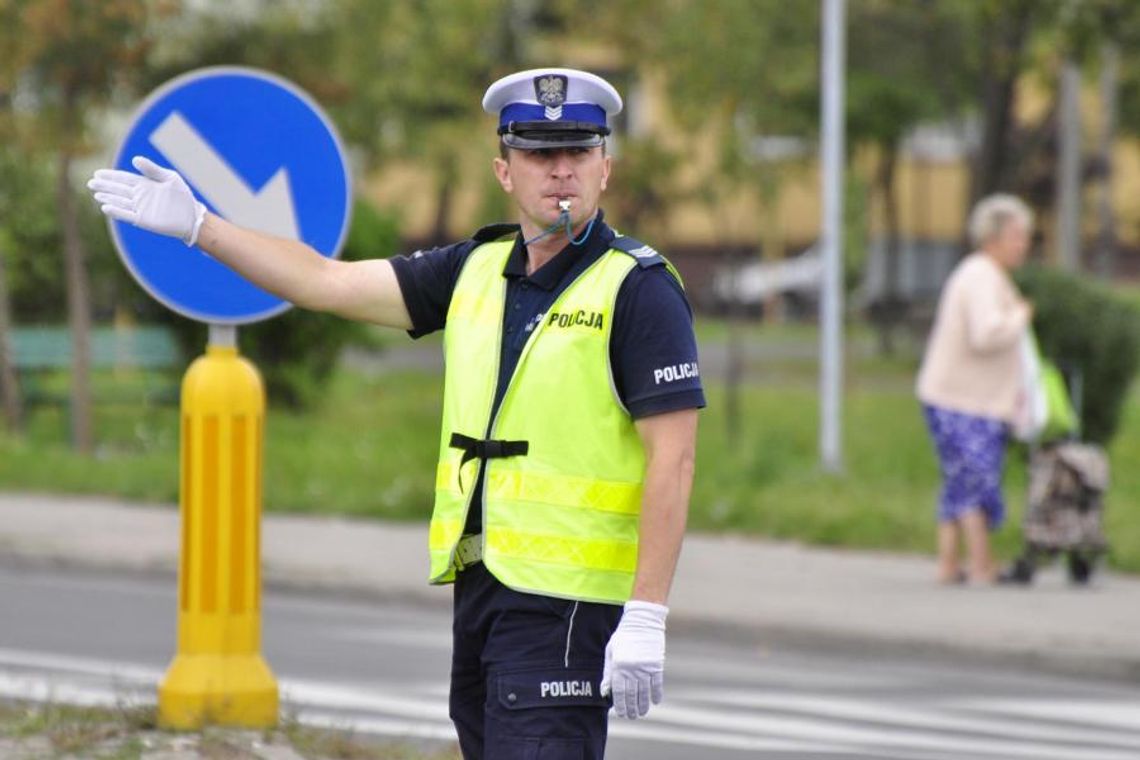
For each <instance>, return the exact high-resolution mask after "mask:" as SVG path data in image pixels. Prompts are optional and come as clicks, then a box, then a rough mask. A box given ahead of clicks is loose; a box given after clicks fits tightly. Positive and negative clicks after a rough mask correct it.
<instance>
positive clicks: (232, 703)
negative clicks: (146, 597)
mask: <svg viewBox="0 0 1140 760" xmlns="http://www.w3.org/2000/svg"><path fill="white" fill-rule="evenodd" d="M224 329H225V328H223V330H224ZM230 330H231V332H229V333H225V332H222V331H221V330H219V331H218V333H217V334H219V335H223V336H226V337H227V338H228V340H223V341H221V342H219V343H215V341H214V336H215V328H213V327H211V343H210V345H209V346H208V347H207V349H206V355H205V356H202V357H199V358H198V359H197V360H195V361H194V363H193V364H191V365H190V369H189V370H187V372H186V376H185V377H184V378H183V381H182V445H181V450H182V463H181V508H182V556H181V565H180V567H179V570H178V578H179V584H178V586H179V587H178V652H177V654H176V655H175V657H174V661H173V662H172V663H171V664H170V668H169V670H168V671H167V673H166V678H165V680H164V681H163V683H162V684H161V685H160V686H159V688H158V720H159V723H160V724H161V725H162V726H164V727H167V728H176V729H196V728H201V727H202V726H203V725H207V724H215V725H225V726H241V727H248V728H265V727H268V726H273V725H276V723H277V681H276V680H275V679H274V677H273V673H272V672H270V670H269V666H268V665H267V664H266V662H265V660H264V659H263V658H262V656H261V651H260V649H261V576H260V565H261V484H262V472H261V468H262V431H263V428H264V420H265V390H264V387H263V385H262V382H261V375H260V374H259V373H258V371H257V368H256V367H254V366H253V364H252V363H250V362H249V361H247V360H246V359H244V358H242V357H241V356H239V355H238V352H237V349H236V347H234V345H233V344H234V341H233V332H232V328H230ZM227 343H228V344H229V345H226V344H227Z"/></svg>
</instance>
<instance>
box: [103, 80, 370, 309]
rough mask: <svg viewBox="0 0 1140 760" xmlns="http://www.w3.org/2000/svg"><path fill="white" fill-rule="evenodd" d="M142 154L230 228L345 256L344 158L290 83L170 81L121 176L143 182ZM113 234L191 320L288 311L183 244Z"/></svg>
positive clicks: (136, 132) (166, 299)
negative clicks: (137, 168)
mask: <svg viewBox="0 0 1140 760" xmlns="http://www.w3.org/2000/svg"><path fill="white" fill-rule="evenodd" d="M138 155H143V156H147V157H149V158H150V159H151V160H153V161H155V162H156V163H158V164H160V165H162V166H168V167H171V168H173V169H175V170H177V171H178V172H179V173H180V174H181V175H182V176H183V177H185V179H186V181H187V182H188V183H189V184H190V186H191V187H192V188H194V192H195V193H196V194H197V196H198V198H199V200H201V201H202V202H203V203H205V204H206V206H207V207H208V208H209V209H210V210H211V211H212V212H214V213H215V214H217V215H218V216H220V217H222V218H224V219H228V220H229V221H231V222H234V223H235V224H239V225H241V226H243V227H250V228H253V229H256V230H259V231H262V232H266V233H269V234H272V235H277V236H279V237H286V238H292V239H295V240H301V241H303V242H305V243H307V244H308V245H310V246H312V247H313V248H314V249H316V250H317V251H319V252H320V253H321V254H322V255H324V256H328V257H335V256H337V255H339V253H340V249H341V246H342V245H343V244H344V240H345V237H346V235H347V233H348V224H349V217H350V213H351V206H352V203H351V198H352V186H351V179H350V176H349V172H348V164H347V161H346V160H345V154H344V149H343V148H342V146H341V143H340V138H339V137H338V135H337V133H336V129H335V128H334V127H333V125H332V122H331V121H330V120H329V119H328V117H327V116H326V115H325V114H324V112H323V111H321V109H320V107H319V106H317V104H316V103H315V102H314V101H313V100H312V98H310V97H309V96H308V95H307V94H305V92H304V91H302V90H301V89H300V88H299V87H297V86H296V85H294V84H292V83H291V82H289V81H287V80H285V79H282V78H281V77H278V76H275V75H273V74H269V73H266V72H264V71H258V70H256V69H247V68H236V67H217V68H206V69H199V70H197V71H192V72H190V73H188V74H184V75H182V76H180V77H177V78H176V79H172V80H171V81H169V82H167V83H166V84H164V85H163V86H161V87H159V88H158V89H157V90H155V91H154V92H153V93H152V94H151V95H150V96H149V97H148V98H147V99H146V101H144V102H143V104H142V106H141V107H140V108H139V109H138V112H137V113H136V114H135V116H134V118H133V119H132V121H131V125H130V127H129V129H128V130H127V134H126V137H124V139H123V142H122V144H121V145H120V146H119V150H118V152H117V153H116V155H115V161H114V166H115V168H116V169H125V170H128V171H134V169H133V167H132V166H131V159H132V158H133V157H134V156H138ZM109 224H110V228H111V237H112V238H113V239H114V242H115V247H116V248H117V249H118V251H119V255H120V256H121V257H122V259H123V263H125V264H126V266H127V268H128V269H129V270H130V272H131V274H132V275H133V276H134V278H135V279H136V280H137V281H138V282H139V284H140V285H142V287H143V288H144V289H145V290H146V291H147V292H148V293H150V294H151V295H152V296H154V297H155V298H156V299H157V300H158V301H160V302H161V303H162V304H164V305H165V306H167V307H168V308H170V309H173V310H174V311H176V312H178V313H179V314H182V315H183V316H186V317H189V318H191V319H196V320H198V321H201V322H207V323H210V324H222V325H238V324H245V323H248V322H256V321H258V320H262V319H266V318H268V317H272V316H275V315H276V314H279V313H281V312H282V311H284V310H285V309H288V308H289V305H290V304H288V303H287V302H285V301H282V300H281V299H280V298H277V297H276V296H274V295H271V294H269V293H267V292H265V291H264V290H262V289H260V288H258V287H257V286H255V285H253V284H251V283H249V282H247V281H246V280H244V279H242V278H241V277H240V276H238V275H237V274H235V273H234V272H233V271H232V270H230V269H228V268H227V267H225V266H224V265H222V264H220V263H219V262H217V261H215V260H214V259H212V258H210V257H209V256H207V255H206V254H204V253H203V252H202V251H199V250H197V249H189V248H187V247H186V246H185V244H183V243H182V242H181V241H180V240H177V239H175V238H169V237H164V236H162V235H156V234H154V233H151V232H147V231H145V230H141V229H138V228H137V227H134V226H132V225H130V224H126V223H124V222H115V221H111V222H110V223H109Z"/></svg>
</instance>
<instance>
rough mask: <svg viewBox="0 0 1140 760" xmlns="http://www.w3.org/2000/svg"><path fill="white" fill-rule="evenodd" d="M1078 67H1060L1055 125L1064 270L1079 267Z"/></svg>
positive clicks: (1059, 252) (1059, 255)
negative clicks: (1056, 126)
mask: <svg viewBox="0 0 1140 760" xmlns="http://www.w3.org/2000/svg"><path fill="white" fill-rule="evenodd" d="M1080 91H1081V70H1080V69H1079V68H1078V67H1077V64H1076V63H1074V62H1073V61H1072V59H1068V60H1066V61H1065V63H1064V64H1063V65H1062V67H1061V97H1060V101H1061V102H1060V110H1059V113H1058V115H1057V116H1058V119H1057V125H1058V131H1059V132H1060V135H1059V137H1060V149H1059V150H1060V156H1059V160H1058V161H1057V263H1058V264H1059V265H1060V267H1061V269H1063V270H1065V271H1067V272H1076V271H1077V270H1078V269H1080V259H1081V251H1080V245H1081V231H1080V216H1081V178H1080V172H1081V111H1080V107H1081V104H1080V99H1079V98H1080Z"/></svg>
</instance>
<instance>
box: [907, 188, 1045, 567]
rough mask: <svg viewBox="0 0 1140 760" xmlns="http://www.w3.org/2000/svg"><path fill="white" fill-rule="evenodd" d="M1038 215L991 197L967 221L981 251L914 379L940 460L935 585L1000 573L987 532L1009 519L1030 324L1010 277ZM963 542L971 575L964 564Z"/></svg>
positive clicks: (945, 297)
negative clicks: (1012, 443)
mask: <svg viewBox="0 0 1140 760" xmlns="http://www.w3.org/2000/svg"><path fill="white" fill-rule="evenodd" d="M1032 228H1033V213H1032V212H1031V211H1030V210H1029V208H1028V207H1027V206H1026V205H1025V204H1024V203H1022V202H1021V201H1020V200H1018V199H1017V198H1015V197H1013V196H1010V195H991V196H989V197H988V198H984V199H983V200H981V201H980V202H979V203H978V205H977V206H975V207H974V210H973V212H972V213H971V214H970V221H969V232H970V237H971V239H972V242H973V244H974V245H975V247H976V250H975V252H974V253H971V254H970V255H969V256H967V257H966V258H964V259H963V260H962V261H961V263H959V264H958V266H957V267H956V268H955V269H954V271H953V272H952V273H951V275H950V277H949V279H948V280H947V281H946V284H945V286H944V287H943V289H942V295H941V297H940V298H939V301H938V313H937V316H936V318H935V321H934V329H933V330H932V332H931V335H930V342H929V343H928V345H927V347H926V355H925V357H924V358H923V362H922V369H921V370H920V371H919V375H918V385H917V391H918V398H919V400H920V401H921V402H922V405H923V411H924V412H925V415H926V422H927V425H928V427H929V428H930V435H931V437H932V438H933V439H934V446H935V449H936V450H937V452H938V460H939V464H940V469H941V472H942V493H941V496H940V498H939V506H938V578H939V580H940V581H941V582H943V583H958V582H962V581H964V580H966V579H967V578H968V579H969V580H970V581H971V582H976V583H989V582H992V581H993V580H995V578H996V575H997V569H996V566H995V564H994V561H993V558H992V556H991V554H990V547H989V535H988V531H989V530H994V529H996V528H997V527H998V526H999V525H1001V522H1002V520H1003V518H1004V516H1005V505H1004V503H1003V501H1002V493H1001V477H1002V463H1003V459H1004V454H1005V443H1006V436H1007V430H1008V427H1009V426H1011V425H1012V424H1013V423H1014V422H1015V420H1016V418H1017V415H1018V411H1019V406H1020V404H1022V403H1024V401H1023V399H1022V398H1021V396H1022V393H1021V387H1022V384H1021V353H1020V348H1021V347H1020V342H1021V340H1022V339H1023V336H1024V335H1025V332H1026V330H1027V329H1028V326H1029V324H1030V322H1031V320H1032V317H1033V308H1032V306H1031V305H1030V304H1029V303H1028V302H1027V301H1026V300H1025V299H1024V298H1022V297H1021V295H1020V293H1019V292H1018V290H1017V287H1016V285H1014V283H1013V280H1012V279H1010V275H1009V273H1010V272H1011V271H1012V270H1013V269H1016V268H1017V267H1018V266H1020V265H1021V264H1022V263H1023V262H1024V261H1025V256H1026V252H1027V251H1028V249H1029V239H1030V232H1031V230H1032ZM962 538H965V543H966V551H967V555H968V564H967V567H968V573H966V572H963V571H962V570H961V569H960V568H959V564H958V554H959V551H958V547H959V542H960V540H961V539H962Z"/></svg>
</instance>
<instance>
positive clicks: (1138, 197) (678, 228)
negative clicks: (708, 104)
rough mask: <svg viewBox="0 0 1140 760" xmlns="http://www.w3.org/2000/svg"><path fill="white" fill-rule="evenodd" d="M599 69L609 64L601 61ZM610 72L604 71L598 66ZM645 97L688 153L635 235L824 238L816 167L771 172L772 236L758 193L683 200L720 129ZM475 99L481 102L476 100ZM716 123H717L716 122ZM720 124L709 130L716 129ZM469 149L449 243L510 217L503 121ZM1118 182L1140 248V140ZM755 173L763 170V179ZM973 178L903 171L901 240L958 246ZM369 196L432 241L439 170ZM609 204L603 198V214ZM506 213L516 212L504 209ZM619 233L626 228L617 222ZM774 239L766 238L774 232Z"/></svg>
mask: <svg viewBox="0 0 1140 760" xmlns="http://www.w3.org/2000/svg"><path fill="white" fill-rule="evenodd" d="M594 57H597V58H598V60H599V61H604V60H606V59H605V57H604V56H603V55H602V54H601V53H598V54H597V55H596V56H594ZM599 65H604V64H599ZM1048 84H1049V83H1047V82H1046V83H1042V82H1038V81H1036V80H1031V79H1027V80H1026V81H1025V82H1023V83H1022V87H1021V89H1020V96H1019V100H1018V103H1017V109H1016V110H1017V116H1018V118H1019V119H1023V120H1027V121H1033V120H1037V119H1040V118H1042V116H1043V114H1044V113H1045V111H1046V110H1047V108H1048V107H1049V104H1050V99H1051V98H1052V92H1051V91H1050V89H1049V87H1048ZM641 85H642V87H643V88H644V90H645V97H644V99H642V100H641V101H640V102H641V103H642V104H643V109H644V110H643V117H644V120H645V121H646V122H647V123H648V124H649V125H650V129H651V130H652V132H653V133H654V135H655V136H656V137H657V138H658V139H659V140H660V141H661V142H662V143H663V144H665V145H666V146H668V147H671V148H673V149H675V150H677V151H678V152H681V153H683V154H684V155H685V160H684V161H683V162H682V164H681V166H680V168H679V171H678V175H677V178H676V181H677V185H678V187H677V189H676V190H677V197H678V198H679V200H678V201H677V202H676V203H675V204H673V206H672V207H671V208H670V209H669V211H668V212H667V213H666V214H665V215H664V218H663V220H662V222H661V223H660V224H658V225H657V227H656V229H654V230H652V231H649V230H641V231H638V230H628V231H629V232H630V233H631V234H635V235H636V234H642V235H645V236H647V237H652V238H653V240H654V242H655V243H656V244H658V245H660V246H669V245H686V246H708V247H716V246H719V245H741V244H744V245H757V244H759V242H760V241H761V240H767V241H770V242H776V244H777V247H779V248H782V247H784V246H785V245H786V246H794V247H798V246H802V245H806V244H810V243H811V242H812V241H814V240H815V239H816V237H817V236H818V230H819V216H820V202H819V173H818V165H817V164H816V162H815V161H814V159H807V160H800V161H790V162H787V163H785V164H783V165H781V166H780V167H778V168H774V167H772V166H771V165H769V166H768V170H769V171H771V170H775V171H777V172H778V173H779V176H780V177H781V179H780V182H779V188H780V190H779V195H778V199H777V201H776V206H777V212H776V214H775V217H774V218H775V219H776V220H777V227H778V229H777V230H775V231H774V232H773V231H771V230H766V224H765V223H766V222H767V221H769V220H771V219H772V218H773V216H772V215H770V214H767V213H765V210H764V208H763V204H762V202H761V199H760V197H759V193H758V191H757V190H756V188H755V187H754V186H749V185H744V186H741V187H740V188H739V189H735V190H732V189H730V188H728V187H727V186H726V187H722V188H721V192H720V196H721V198H722V200H721V202H719V203H718V204H716V205H715V207H714V208H710V207H709V205H708V204H707V203H702V202H698V201H695V200H689V201H685V200H682V199H681V198H682V196H683V195H684V193H685V191H686V189H687V190H690V191H691V190H692V189H693V188H694V187H696V186H698V185H699V184H700V183H701V182H702V181H707V178H708V176H709V174H710V172H712V171H713V168H712V167H714V166H715V149H716V145H715V142H714V139H715V138H714V137H713V136H712V135H713V129H712V128H710V129H705V130H702V133H701V134H700V135H693V134H690V133H688V132H686V130H684V129H683V128H682V127H680V126H679V125H678V123H677V121H676V119H674V118H673V116H672V114H670V109H669V106H668V98H667V92H668V86H667V82H665V81H664V80H663V79H662V78H661V76H660V75H657V74H655V73H653V72H646V73H645V75H644V76H643V77H642V79H641ZM476 95H477V93H476V94H475V95H473V97H475V96H476ZM1082 110H1083V112H1084V113H1083V115H1082V119H1083V123H1084V129H1083V139H1084V144H1085V153H1086V155H1090V154H1091V152H1092V150H1093V148H1094V146H1095V145H1096V141H1097V139H1098V137H1099V130H1100V119H1101V118H1102V114H1101V112H1100V104H1099V100H1098V98H1097V95H1096V91H1095V87H1087V88H1086V90H1085V91H1084V92H1083V93H1082ZM710 121H711V120H710ZM712 126H713V125H712V124H710V127H712ZM471 136H472V137H471V140H470V144H469V145H468V146H466V149H465V151H464V156H463V161H462V167H463V168H462V170H461V172H460V180H459V184H458V187H457V188H456V191H455V196H454V198H453V209H452V211H453V213H452V216H451V219H450V228H451V236H452V237H453V238H460V237H464V236H466V235H469V234H470V233H471V232H472V231H474V230H475V229H477V228H478V227H479V226H481V225H483V224H486V223H489V222H492V221H502V219H488V218H480V217H481V213H482V212H484V210H485V209H486V208H487V206H488V203H487V199H486V198H485V194H486V193H489V192H491V193H498V192H501V191H500V190H498V188H497V185H496V184H495V183H494V180H493V177H492V175H491V167H490V165H491V160H492V158H493V157H494V156H496V155H497V144H496V138H495V119H494V118H492V117H490V116H484V117H482V119H481V121H480V123H479V124H478V125H473V128H472V130H471ZM617 153H618V155H617V156H616V157H615V166H614V178H613V181H614V182H615V183H620V182H621V181H622V176H621V173H622V163H621V156H620V145H619V146H618V151H617ZM1114 158H1115V164H1114V168H1115V175H1114V177H1113V188H1112V197H1113V205H1114V209H1115V213H1116V215H1117V220H1118V225H1117V226H1118V234H1119V235H1120V236H1121V238H1122V239H1123V240H1125V241H1126V242H1131V243H1135V242H1138V233H1140V225H1138V224H1137V221H1138V220H1140V141H1137V140H1135V139H1127V140H1119V141H1118V142H1117V144H1116V147H1115V150H1114ZM876 165H877V158H876V156H875V154H874V152H873V151H870V150H862V151H859V152H858V153H857V154H856V155H855V156H852V157H851V161H850V162H849V167H848V171H849V172H853V173H854V174H855V175H856V176H857V177H859V178H860V179H861V180H862V182H863V183H864V186H865V187H866V188H867V193H868V197H867V201H868V202H867V210H868V220H867V221H868V229H869V231H870V234H871V235H872V236H876V235H879V234H882V233H883V231H884V228H885V222H884V212H883V203H882V199H881V198H879V197H877V195H876V194H874V193H873V192H872V188H871V182H872V180H873V178H874V176H875V169H876ZM760 170H761V169H760V168H757V169H756V171H758V172H759V171H760ZM969 182H970V172H969V167H968V165H967V163H966V162H965V161H964V160H963V161H954V162H945V161H942V162H934V161H922V160H916V159H913V158H904V159H903V160H901V161H900V163H899V166H898V174H897V178H896V191H897V193H898V196H897V197H898V205H899V216H900V224H901V228H902V232H903V234H904V235H905V236H907V237H915V238H924V239H931V238H933V239H943V240H950V241H953V240H957V239H959V238H960V237H961V236H962V230H963V226H964V220H965V218H966V216H967V213H968V209H967V208H966V202H967V198H968V193H969ZM361 190H362V192H363V193H364V194H365V196H366V197H367V198H369V199H370V200H372V201H373V202H375V203H377V204H378V205H380V206H382V207H385V208H390V209H393V210H395V211H396V212H397V213H398V214H399V215H400V217H401V219H402V222H403V227H402V229H403V232H404V235H405V236H406V237H408V238H412V239H421V240H422V239H424V238H425V237H427V236H428V235H429V234H430V231H431V225H432V223H433V221H434V214H435V203H436V188H435V180H434V177H433V176H432V174H431V172H430V171H428V170H425V169H424V168H423V167H422V164H417V163H416V162H415V161H404V162H398V163H394V164H389V165H387V166H385V167H384V168H383V169H382V170H381V171H380V172H378V173H377V174H375V175H374V176H371V177H369V178H367V179H366V180H365V181H364V182H362V183H361ZM1098 192H1099V189H1098V188H1096V187H1095V186H1091V187H1089V188H1088V189H1087V190H1086V193H1085V197H1084V229H1085V233H1086V235H1090V236H1091V235H1092V234H1094V233H1095V230H1096V219H1097V217H1096V200H1097V198H1098ZM604 205H605V199H604V197H603V206H604ZM505 208H506V209H507V210H508V216H509V210H510V209H511V207H510V205H509V204H506V205H505ZM611 221H613V222H614V223H615V224H617V225H619V226H620V225H621V222H622V220H620V219H612V220H611ZM1039 222H1040V227H1041V231H1042V234H1043V236H1044V238H1045V243H1046V247H1047V248H1049V247H1050V241H1051V239H1052V232H1053V230H1052V220H1049V219H1041V220H1039ZM766 232H767V234H766Z"/></svg>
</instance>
